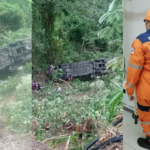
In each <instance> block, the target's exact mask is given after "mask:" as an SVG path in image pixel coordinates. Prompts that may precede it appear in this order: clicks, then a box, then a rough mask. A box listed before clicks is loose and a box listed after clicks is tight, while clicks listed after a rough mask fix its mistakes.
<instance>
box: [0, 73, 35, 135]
mask: <svg viewBox="0 0 150 150" xmlns="http://www.w3.org/2000/svg"><path fill="white" fill-rule="evenodd" d="M30 73H31V71H30ZM0 84H1V87H3V88H1V89H0V96H1V97H0V99H1V105H0V114H1V118H5V119H4V120H2V122H1V123H2V124H3V125H4V126H5V128H7V129H8V130H9V131H10V132H11V133H15V134H16V133H17V134H24V133H29V132H30V131H31V117H32V116H31V115H32V110H31V109H32V100H31V99H32V98H31V97H32V95H31V94H32V93H31V74H22V73H21V72H20V71H18V73H17V75H16V77H9V79H7V80H6V81H1V82H0ZM8 95H9V96H8Z"/></svg>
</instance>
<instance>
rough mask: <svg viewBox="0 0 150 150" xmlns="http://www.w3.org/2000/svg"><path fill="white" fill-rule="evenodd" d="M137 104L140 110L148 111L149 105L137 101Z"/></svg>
mask: <svg viewBox="0 0 150 150" xmlns="http://www.w3.org/2000/svg"><path fill="white" fill-rule="evenodd" d="M137 105H138V108H139V109H140V110H141V111H145V112H149V109H150V106H142V105H140V104H139V103H137Z"/></svg>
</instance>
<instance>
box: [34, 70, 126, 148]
mask: <svg viewBox="0 0 150 150" xmlns="http://www.w3.org/2000/svg"><path fill="white" fill-rule="evenodd" d="M116 74H117V73H116ZM116 74H115V73H114V74H111V75H108V76H107V77H105V76H103V77H101V78H100V79H97V80H95V81H93V82H91V81H84V82H83V81H80V80H74V81H72V82H71V86H72V89H70V88H68V87H67V86H66V85H65V84H60V86H61V87H62V90H63V92H62V94H58V93H55V87H54V86H53V84H50V85H47V86H46V87H45V88H44V89H43V91H42V92H41V93H40V94H38V95H34V96H33V106H32V112H33V117H34V119H35V120H37V121H38V122H39V124H40V125H39V127H38V129H37V131H36V138H37V140H44V139H45V138H46V137H47V135H46V131H45V130H43V126H44V124H45V123H50V124H51V127H50V130H49V131H48V133H49V135H48V136H49V137H53V136H56V135H59V134H60V133H62V134H63V132H64V131H62V130H61V129H60V127H61V126H62V124H68V123H69V122H70V121H71V122H73V123H74V124H79V123H81V122H85V121H86V119H87V117H88V116H90V117H91V118H92V119H93V120H99V121H102V122H103V123H104V124H107V125H110V124H112V120H113V119H114V117H115V116H116V115H117V114H118V113H119V112H120V109H121V108H122V96H123V93H122V88H119V87H118V86H120V87H121V86H122V79H121V77H120V76H116V77H115V75H116ZM105 78H106V79H107V80H106V81H105ZM114 82H115V83H116V85H117V86H116V85H115V84H114ZM108 87H109V88H108ZM46 95H47V96H46ZM83 95H84V96H83ZM64 114H65V115H64ZM63 115H64V117H62V118H61V117H60V116H63ZM60 118H61V119H60ZM97 130H98V128H97V127H96V128H95V129H94V130H93V131H91V133H90V134H91V135H90V139H92V138H95V137H96V136H98V134H97ZM66 138H67V139H68V138H69V137H65V140H66ZM57 140H59V139H57ZM87 141H88V138H87V137H86V136H85V139H84V142H85V143H86V142H87ZM55 142H56V141H55ZM78 148H79V145H78ZM79 149H80V148H79ZM81 149H82V148H81ZM76 150H77V148H76Z"/></svg>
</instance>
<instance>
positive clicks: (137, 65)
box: [125, 39, 144, 97]
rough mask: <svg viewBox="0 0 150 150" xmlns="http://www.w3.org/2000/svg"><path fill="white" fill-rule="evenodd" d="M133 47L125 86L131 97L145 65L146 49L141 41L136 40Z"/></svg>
mask: <svg viewBox="0 0 150 150" xmlns="http://www.w3.org/2000/svg"><path fill="white" fill-rule="evenodd" d="M132 47H133V48H134V49H133V51H132V52H131V54H130V59H129V64H128V67H127V83H126V84H125V87H126V90H127V94H128V96H129V97H130V96H131V95H132V94H133V93H134V90H135V87H136V84H137V82H138V80H139V77H140V73H141V70H142V68H143V64H144V49H143V45H142V43H141V41H140V40H139V39H136V40H135V41H134V42H133V44H132Z"/></svg>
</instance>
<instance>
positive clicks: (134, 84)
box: [127, 82, 136, 88]
mask: <svg viewBox="0 0 150 150" xmlns="http://www.w3.org/2000/svg"><path fill="white" fill-rule="evenodd" d="M127 84H128V86H129V87H130V88H132V87H134V86H135V85H136V84H134V85H131V84H130V83H129V82H127Z"/></svg>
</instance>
